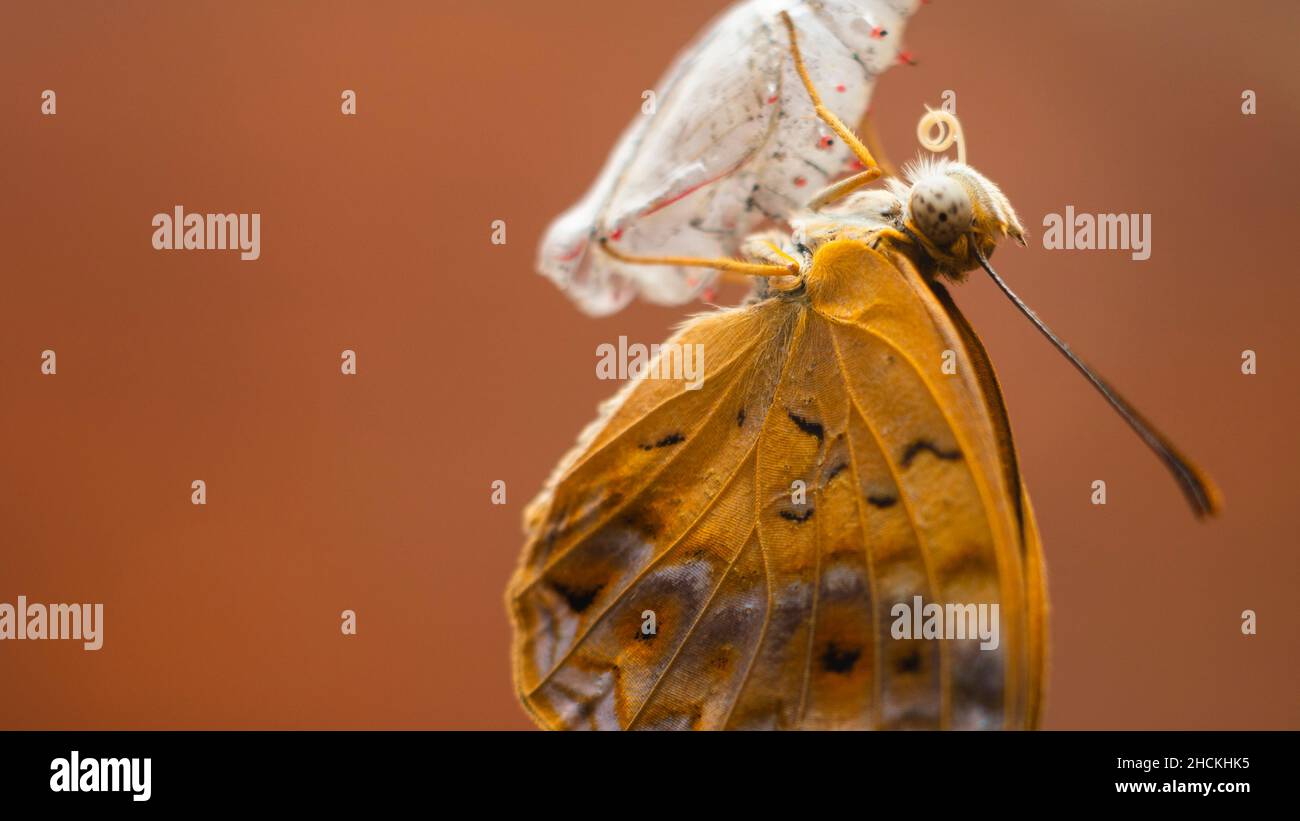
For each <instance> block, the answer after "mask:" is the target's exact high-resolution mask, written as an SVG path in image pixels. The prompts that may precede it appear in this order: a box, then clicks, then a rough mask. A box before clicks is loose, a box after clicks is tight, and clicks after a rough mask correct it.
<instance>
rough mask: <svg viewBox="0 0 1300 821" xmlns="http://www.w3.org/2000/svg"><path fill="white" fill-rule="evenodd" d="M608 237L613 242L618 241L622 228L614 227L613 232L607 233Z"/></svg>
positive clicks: (621, 235) (621, 236) (621, 234)
mask: <svg viewBox="0 0 1300 821" xmlns="http://www.w3.org/2000/svg"><path fill="white" fill-rule="evenodd" d="M609 238H610V239H612V240H614V241H615V242H618V241H619V240H621V239H622V238H623V229H622V228H617V229H615V230H614V233H612V234H610V235H609Z"/></svg>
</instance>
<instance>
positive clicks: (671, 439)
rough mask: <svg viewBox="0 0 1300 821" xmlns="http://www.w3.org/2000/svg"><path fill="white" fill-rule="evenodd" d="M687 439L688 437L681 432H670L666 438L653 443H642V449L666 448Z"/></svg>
mask: <svg viewBox="0 0 1300 821" xmlns="http://www.w3.org/2000/svg"><path fill="white" fill-rule="evenodd" d="M685 441H686V437H685V436H683V435H682V434H680V433H670V434H668V435H667V436H665V437H664V438H662V439H660V440H659V441H658V442H655V443H654V444H653V445H642V446H641V450H654V449H655V448H666V447H669V446H671V445H679V444H681V443H682V442H685Z"/></svg>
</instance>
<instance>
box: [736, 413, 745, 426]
mask: <svg viewBox="0 0 1300 821" xmlns="http://www.w3.org/2000/svg"><path fill="white" fill-rule="evenodd" d="M736 427H738V428H743V427H745V409H744V408H741V409H740V410H738V411H736Z"/></svg>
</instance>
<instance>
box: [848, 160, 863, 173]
mask: <svg viewBox="0 0 1300 821" xmlns="http://www.w3.org/2000/svg"><path fill="white" fill-rule="evenodd" d="M849 168H852V169H853V170H854V171H861V170H863V169H864V168H866V166H865V165H863V164H862V160H860V159H858V158H857V157H854V158H853V159H852V160H850V161H849Z"/></svg>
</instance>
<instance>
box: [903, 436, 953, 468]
mask: <svg viewBox="0 0 1300 821" xmlns="http://www.w3.org/2000/svg"><path fill="white" fill-rule="evenodd" d="M926 451H928V452H930V453H932V454H934V455H935V457H936V458H939V459H943V460H944V461H946V462H951V461H953V460H954V459H960V458H961V451H960V450H957V449H956V448H954V449H952V450H944V449H943V448H941V447H939V446H938V445H936V444H935V443H934V442H931V441H930V440H929V439H917V440H916V441H915V442H913V443H912V444H910V445H908V446H907V450H905V451H903V459H902V465H903V467H911V465H912V462H913V461H915V460H916V457H917V456H920V455H921V454H922V453H923V452H926Z"/></svg>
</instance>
